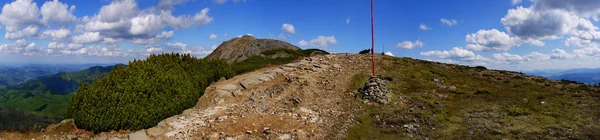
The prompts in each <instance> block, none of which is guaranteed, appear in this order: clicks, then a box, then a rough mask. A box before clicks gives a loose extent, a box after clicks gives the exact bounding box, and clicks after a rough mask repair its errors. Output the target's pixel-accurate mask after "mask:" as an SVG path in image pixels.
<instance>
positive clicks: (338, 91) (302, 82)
mask: <svg viewBox="0 0 600 140" xmlns="http://www.w3.org/2000/svg"><path fill="white" fill-rule="evenodd" d="M368 70H370V56H368V55H346V54H337V55H324V56H314V57H310V58H305V59H303V60H300V61H297V62H294V63H290V64H285V65H281V66H273V67H267V68H262V69H259V70H257V71H253V72H249V73H246V74H242V75H238V76H235V77H233V78H231V79H228V80H221V81H218V82H215V83H213V84H212V85H211V86H209V87H208V88H207V89H206V92H205V95H204V96H202V97H201V98H200V99H199V100H198V104H197V105H196V106H195V107H193V108H190V109H187V110H185V111H184V112H183V113H182V114H179V115H175V116H172V117H169V118H167V119H165V120H163V121H161V122H160V123H159V124H158V125H157V126H155V127H153V128H149V129H145V130H140V131H136V132H126V131H125V132H124V131H120V132H114V131H113V132H105V133H100V134H91V133H90V132H85V131H84V132H82V131H81V130H77V129H74V128H71V129H70V130H61V131H60V132H58V131H50V132H41V133H33V134H25V135H11V134H8V135H6V134H5V135H3V136H5V138H10V139H13V138H17V139H18V138H23V139H102V140H105V139H185V140H188V139H343V138H344V137H345V136H346V131H347V130H348V128H349V127H351V126H352V125H353V124H355V120H354V116H353V114H354V113H355V111H357V110H358V109H359V105H357V104H359V102H358V101H357V100H355V96H354V93H353V92H351V91H347V90H348V87H349V84H351V81H352V77H353V76H354V75H355V74H358V73H360V72H364V73H368ZM6 136H7V137H6ZM0 139H3V138H0Z"/></svg>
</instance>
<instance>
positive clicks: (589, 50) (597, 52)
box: [573, 47, 600, 57]
mask: <svg viewBox="0 0 600 140" xmlns="http://www.w3.org/2000/svg"><path fill="white" fill-rule="evenodd" d="M573 55H575V56H577V57H585V56H590V57H600V48H599V47H586V48H580V49H574V50H573Z"/></svg>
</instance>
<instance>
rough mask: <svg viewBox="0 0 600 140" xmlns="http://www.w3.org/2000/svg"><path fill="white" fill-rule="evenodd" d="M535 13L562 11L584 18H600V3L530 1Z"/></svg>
mask: <svg viewBox="0 0 600 140" xmlns="http://www.w3.org/2000/svg"><path fill="white" fill-rule="evenodd" d="M532 1H533V2H534V7H535V8H536V10H537V11H548V10H550V11H551V10H557V9H558V10H564V11H568V12H572V13H575V14H577V15H578V16H581V17H584V18H595V19H596V20H597V19H598V17H599V16H600V1H597V0H532Z"/></svg>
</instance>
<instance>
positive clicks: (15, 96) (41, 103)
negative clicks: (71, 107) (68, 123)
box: [0, 64, 123, 117]
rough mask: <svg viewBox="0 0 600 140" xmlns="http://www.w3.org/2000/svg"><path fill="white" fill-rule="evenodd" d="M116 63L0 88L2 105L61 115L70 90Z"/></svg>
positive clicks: (109, 68)
mask: <svg viewBox="0 0 600 140" xmlns="http://www.w3.org/2000/svg"><path fill="white" fill-rule="evenodd" d="M119 65H123V64H118V65H115V66H106V67H101V66H95V67H91V68H88V69H85V70H81V71H75V72H60V73H58V74H54V75H49V76H43V77H39V78H37V79H36V80H32V81H28V82H25V83H22V84H19V85H15V86H10V87H6V88H4V89H0V107H1V108H13V109H17V110H21V111H24V112H28V113H33V114H36V115H41V116H49V117H61V116H62V115H63V113H64V112H65V108H66V105H67V103H68V101H69V99H70V97H71V93H72V92H74V91H75V90H77V88H78V87H79V82H88V83H91V82H92V81H93V79H94V77H100V76H103V75H105V74H106V73H108V72H110V71H111V70H112V69H113V68H114V67H117V66H119Z"/></svg>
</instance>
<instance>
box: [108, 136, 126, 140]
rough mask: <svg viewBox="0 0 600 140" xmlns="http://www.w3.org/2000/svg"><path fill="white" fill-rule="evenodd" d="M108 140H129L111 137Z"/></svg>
mask: <svg viewBox="0 0 600 140" xmlns="http://www.w3.org/2000/svg"><path fill="white" fill-rule="evenodd" d="M108 140H127V138H119V137H110V138H108Z"/></svg>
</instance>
